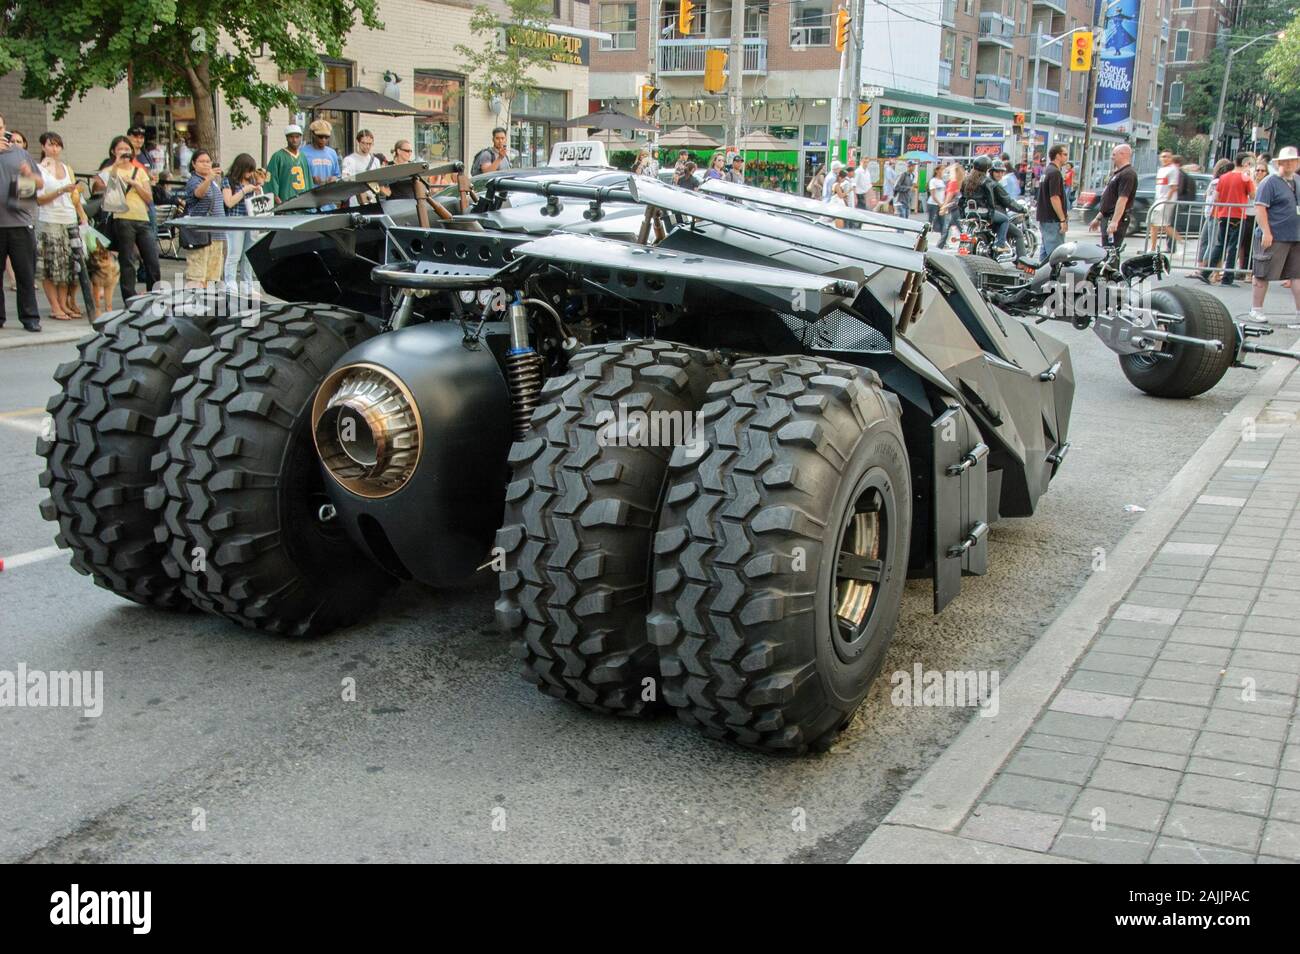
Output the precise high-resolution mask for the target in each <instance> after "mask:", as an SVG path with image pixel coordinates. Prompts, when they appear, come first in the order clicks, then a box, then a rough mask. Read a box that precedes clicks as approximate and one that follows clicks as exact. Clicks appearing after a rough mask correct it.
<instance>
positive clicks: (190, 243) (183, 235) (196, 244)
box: [178, 192, 212, 250]
mask: <svg viewBox="0 0 1300 954" xmlns="http://www.w3.org/2000/svg"><path fill="white" fill-rule="evenodd" d="M209 195H211V193H210V192H209ZM187 196H188V193H187ZM195 204H196V205H197V204H198V200H197V199H196V200H195ZM187 211H188V210H187ZM195 211H196V212H197V211H198V210H197V209H196V210H195ZM178 231H179V232H180V235H179V239H180V243H181V248H183V249H187V250H193V249H196V248H207V247H208V246H209V245H211V244H212V233H211V232H209V231H208V230H207V229H191V228H184V227H182V228H180V229H179V230H178Z"/></svg>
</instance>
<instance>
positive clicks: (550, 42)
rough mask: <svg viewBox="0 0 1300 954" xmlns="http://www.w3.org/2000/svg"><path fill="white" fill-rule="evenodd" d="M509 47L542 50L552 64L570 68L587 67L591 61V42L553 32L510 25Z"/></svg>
mask: <svg viewBox="0 0 1300 954" xmlns="http://www.w3.org/2000/svg"><path fill="white" fill-rule="evenodd" d="M505 34H506V35H505V43H506V45H507V46H518V47H523V48H525V49H529V50H542V51H544V52H545V53H546V54H547V59H549V60H550V61H551V62H552V63H564V64H566V65H568V66H586V65H587V63H588V61H589V60H590V59H591V41H590V40H588V39H587V38H586V37H584V36H569V35H568V34H565V33H555V32H554V31H551V30H537V29H534V28H532V27H525V26H518V25H517V24H510V25H508V26H507V27H506V29H505Z"/></svg>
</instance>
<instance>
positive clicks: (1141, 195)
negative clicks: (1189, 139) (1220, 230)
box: [1074, 172, 1214, 234]
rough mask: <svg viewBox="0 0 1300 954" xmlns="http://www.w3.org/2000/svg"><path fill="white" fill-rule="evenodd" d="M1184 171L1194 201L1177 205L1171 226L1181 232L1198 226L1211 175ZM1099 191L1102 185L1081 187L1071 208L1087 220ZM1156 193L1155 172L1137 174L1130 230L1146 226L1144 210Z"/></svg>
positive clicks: (1092, 211)
mask: <svg viewBox="0 0 1300 954" xmlns="http://www.w3.org/2000/svg"><path fill="white" fill-rule="evenodd" d="M1187 174H1188V175H1190V176H1191V177H1192V181H1193V182H1194V183H1196V203H1197V204H1196V205H1194V206H1190V207H1189V206H1183V207H1180V208H1179V210H1178V214H1177V215H1176V216H1175V218H1174V228H1176V229H1177V230H1178V231H1179V232H1182V233H1184V234H1186V233H1187V232H1195V231H1198V230H1199V229H1200V227H1201V220H1202V219H1203V218H1204V211H1205V210H1204V202H1205V190H1206V189H1208V188H1209V187H1210V181H1211V180H1212V179H1213V178H1214V177H1213V176H1211V175H1210V174H1209V173H1205V172H1189V173H1187ZM1101 192H1102V190H1101V189H1084V190H1083V191H1082V192H1080V193H1079V198H1078V199H1076V200H1075V203H1074V208H1075V209H1076V210H1077V211H1079V212H1080V213H1082V218H1083V221H1084V222H1090V221H1091V220H1092V217H1093V216H1094V215H1096V214H1097V205H1098V204H1099V203H1100V202H1101ZM1155 196H1156V176H1155V173H1149V174H1147V175H1144V176H1138V190H1137V195H1135V196H1134V197H1133V216H1132V217H1131V218H1130V219H1129V222H1130V225H1129V232H1130V234H1131V233H1132V232H1133V231H1135V230H1136V229H1144V228H1146V225H1147V212H1148V211H1150V209H1151V205H1152V203H1153V202H1155Z"/></svg>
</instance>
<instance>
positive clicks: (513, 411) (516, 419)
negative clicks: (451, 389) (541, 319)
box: [506, 292, 542, 440]
mask: <svg viewBox="0 0 1300 954" xmlns="http://www.w3.org/2000/svg"><path fill="white" fill-rule="evenodd" d="M506 385H507V386H508V387H509V389H510V418H511V421H512V422H513V424H514V430H515V439H516V440H523V438H524V435H526V434H527V433H528V422H529V421H531V420H532V417H533V409H534V408H536V407H537V401H538V398H539V396H540V395H541V391H542V356H541V355H540V354H538V353H537V352H536V351H534V350H533V347H532V345H530V344H529V343H528V306H527V305H525V304H524V300H523V296H522V295H521V294H520V293H519V292H515V299H514V301H512V302H511V303H510V350H509V351H507V352H506Z"/></svg>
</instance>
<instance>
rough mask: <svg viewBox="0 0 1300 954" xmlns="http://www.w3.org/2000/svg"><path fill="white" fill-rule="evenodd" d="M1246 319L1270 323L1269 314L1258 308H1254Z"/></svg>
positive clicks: (1259, 322)
mask: <svg viewBox="0 0 1300 954" xmlns="http://www.w3.org/2000/svg"><path fill="white" fill-rule="evenodd" d="M1246 320H1247V321H1251V322H1254V323H1256V324H1264V325H1266V324H1268V315H1266V314H1264V313H1263V312H1262V311H1260V310H1259V309H1258V308H1252V309H1251V310H1250V314H1249V315H1247V316H1246Z"/></svg>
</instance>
